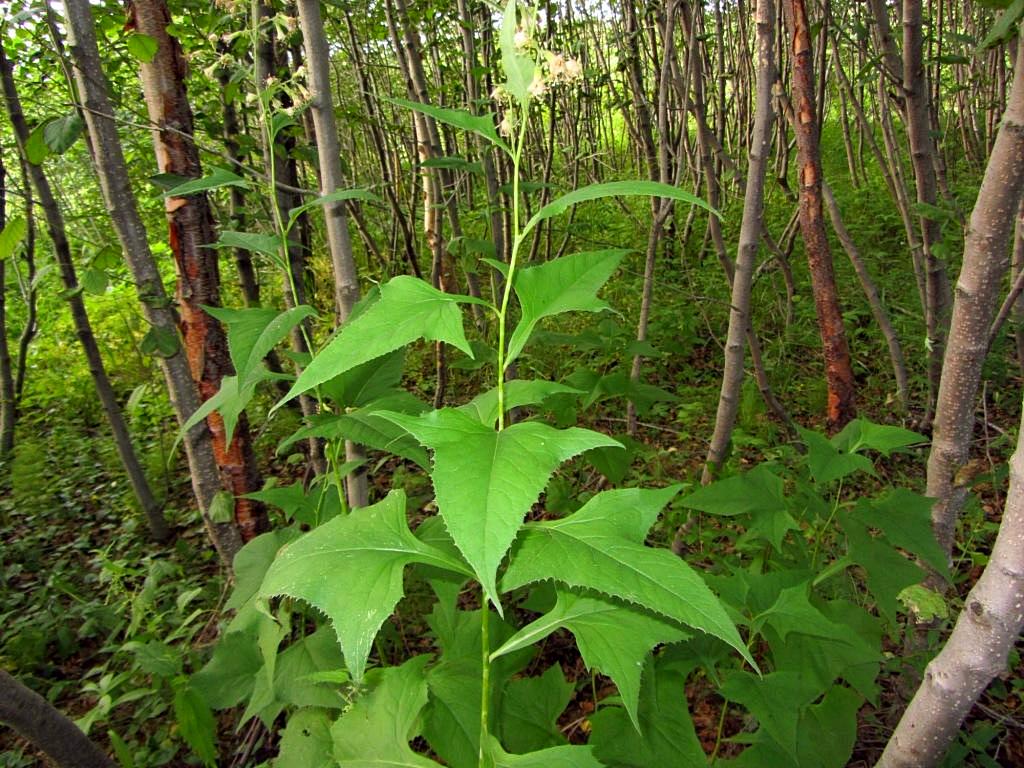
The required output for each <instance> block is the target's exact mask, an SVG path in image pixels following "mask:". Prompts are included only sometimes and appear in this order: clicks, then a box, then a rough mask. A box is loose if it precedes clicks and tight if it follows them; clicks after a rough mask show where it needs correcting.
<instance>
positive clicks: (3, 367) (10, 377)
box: [0, 155, 17, 456]
mask: <svg viewBox="0 0 1024 768" xmlns="http://www.w3.org/2000/svg"><path fill="white" fill-rule="evenodd" d="M6 227H7V168H6V167H5V166H4V161H3V156H2V155H0V232H2V231H3V230H4V229H5V228H6ZM12 255H13V254H12ZM16 406H17V403H16V402H15V399H14V371H13V370H12V369H11V348H10V345H9V344H8V343H7V259H6V258H5V259H0V456H6V455H7V454H9V453H10V452H11V451H12V450H14V422H15V419H16V418H17V408H16Z"/></svg>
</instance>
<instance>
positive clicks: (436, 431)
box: [380, 408, 617, 610]
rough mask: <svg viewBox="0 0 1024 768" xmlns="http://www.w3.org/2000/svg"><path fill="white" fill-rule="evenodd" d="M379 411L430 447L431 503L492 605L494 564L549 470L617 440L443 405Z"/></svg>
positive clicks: (508, 543) (509, 542)
mask: <svg viewBox="0 0 1024 768" xmlns="http://www.w3.org/2000/svg"><path fill="white" fill-rule="evenodd" d="M380 415H381V416H384V417H385V418H387V419H390V420H391V421H394V422H395V423H396V424H398V425H399V426H401V427H403V428H405V429H407V430H408V431H409V432H410V433H411V434H412V435H413V436H414V437H415V438H416V439H417V440H419V441H420V443H421V444H423V445H425V446H427V447H428V448H430V449H431V450H432V451H433V453H434V468H433V472H432V473H431V479H432V480H433V482H434V493H435V494H436V497H437V507H438V510H439V511H440V513H441V516H442V517H443V518H444V520H445V523H446V524H447V527H448V531H449V533H451V535H452V539H453V540H454V541H455V545H456V546H457V547H458V548H459V550H460V551H461V552H462V555H463V557H465V558H466V561H467V562H468V563H469V564H470V566H472V568H473V572H474V573H475V574H476V578H477V580H478V581H479V582H480V583H481V584H482V585H483V587H484V589H485V590H486V592H487V595H488V597H489V598H490V599H491V600H492V601H493V602H494V604H495V607H499V603H498V599H497V595H498V592H497V588H496V584H495V575H496V572H497V570H498V565H499V564H500V563H501V560H502V558H503V557H504V556H505V553H506V552H508V548H509V546H510V545H511V544H512V540H513V539H514V538H515V536H516V532H517V531H518V530H519V527H520V525H522V522H523V518H524V517H525V516H526V513H527V512H529V511H530V507H531V506H532V505H533V503H534V502H535V501H536V500H537V497H538V496H540V493H541V491H543V490H544V486H546V485H547V482H548V478H550V477H551V473H552V472H554V471H555V469H556V468H557V467H558V465H559V464H561V463H562V462H563V461H566V460H567V459H570V458H572V457H573V456H576V455H578V454H580V453H582V452H584V451H587V450H589V449H591V448H596V447H598V446H602V445H617V443H616V442H615V441H614V440H612V439H611V438H608V437H605V436H604V435H601V434H598V433H597V432H591V431H589V430H586V429H578V428H572V429H565V430H558V429H555V428H553V427H549V426H547V425H546V424H540V423H537V422H523V423H520V424H513V425H512V426H511V427H509V428H508V429H505V430H503V431H501V432H497V431H495V429H494V428H493V427H492V426H490V425H485V424H481V423H480V422H479V421H477V420H476V419H475V418H473V417H472V416H470V415H469V414H466V413H462V412H461V411H457V410H454V409H451V408H446V409H443V410H440V411H433V412H431V413H428V414H425V415H423V416H419V417H410V416H408V415H406V414H396V413H381V414H380ZM499 610H500V607H499Z"/></svg>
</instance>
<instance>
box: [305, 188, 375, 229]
mask: <svg viewBox="0 0 1024 768" xmlns="http://www.w3.org/2000/svg"><path fill="white" fill-rule="evenodd" d="M345 200H367V201H370V202H372V201H376V200H380V198H379V197H377V196H376V195H375V194H373V192H371V191H370V190H368V189H337V190H335V191H334V192H330V193H328V194H326V195H320V196H319V197H315V198H313V199H312V200H310V201H309V202H308V203H303V204H302V205H300V206H298V207H296V208H292V209H291V210H290V211H288V220H289V221H290V222H294V221H295V220H296V219H297V218H299V216H301V215H302V214H303V212H305V211H308V210H310V209H311V208H318V207H320V206H321V205H330V204H331V203H340V202H344V201H345Z"/></svg>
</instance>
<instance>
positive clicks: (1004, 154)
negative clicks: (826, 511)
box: [928, 38, 1024, 554]
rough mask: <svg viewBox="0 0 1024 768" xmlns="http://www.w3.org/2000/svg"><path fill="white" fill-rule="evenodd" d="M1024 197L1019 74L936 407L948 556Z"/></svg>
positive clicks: (934, 464) (989, 170)
mask: <svg viewBox="0 0 1024 768" xmlns="http://www.w3.org/2000/svg"><path fill="white" fill-rule="evenodd" d="M1022 39H1024V38H1022ZM1019 45H1024V44H1019ZM1022 193H1024V67H1018V68H1017V71H1016V73H1015V74H1014V82H1013V86H1012V90H1011V91H1010V96H1009V100H1008V101H1007V106H1006V111H1005V113H1004V114H1003V122H1002V125H1001V126H1000V128H999V135H998V136H997V137H996V142H995V145H994V146H993V148H992V154H991V156H990V157H989V161H988V166H987V167H986V169H985V177H984V179H983V180H982V183H981V189H980V190H979V192H978V201H977V203H976V204H975V206H974V210H973V211H972V212H971V219H970V222H969V224H968V227H967V235H966V237H965V239H964V258H963V267H962V268H961V270H960V277H959V278H958V279H957V283H956V297H955V300H954V302H953V318H952V322H951V325H950V332H949V339H948V342H947V348H946V356H945V359H944V360H943V366H942V378H941V380H940V384H939V394H938V399H937V401H936V411H935V423H934V435H933V438H932V450H931V453H930V454H929V456H928V496H930V497H931V498H933V499H935V500H936V502H935V507H934V508H933V510H932V527H933V528H934V530H935V535H936V538H938V540H939V543H940V544H941V545H942V547H943V548H944V549H945V551H946V553H947V554H948V553H949V552H951V551H952V547H953V534H954V532H955V529H956V521H957V517H958V516H959V512H960V509H961V507H962V506H963V502H964V499H965V498H966V496H967V488H966V487H965V486H963V485H960V484H958V483H957V481H956V476H957V472H958V471H959V469H960V468H961V467H962V466H963V465H964V464H966V463H967V461H968V459H969V452H970V445H971V436H972V434H973V430H974V411H975V405H976V402H977V397H978V385H979V383H980V380H981V367H982V365H983V363H984V362H985V356H986V354H987V353H988V334H989V328H990V326H991V324H992V319H993V316H994V315H995V311H996V306H997V302H998V300H999V291H1000V286H1001V285H1002V281H1003V278H1004V277H1005V275H1006V272H1007V269H1008V268H1009V262H1010V251H1009V243H1010V237H1011V235H1012V233H1013V224H1014V219H1015V218H1016V212H1017V207H1018V205H1019V204H1020V200H1021V195H1022Z"/></svg>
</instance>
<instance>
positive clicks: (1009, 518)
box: [878, 122, 1024, 768]
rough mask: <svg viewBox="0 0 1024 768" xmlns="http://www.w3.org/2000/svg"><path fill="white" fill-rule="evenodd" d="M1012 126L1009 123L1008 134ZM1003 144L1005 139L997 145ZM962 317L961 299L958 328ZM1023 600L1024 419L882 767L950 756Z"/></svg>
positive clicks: (924, 766) (912, 767)
mask: <svg viewBox="0 0 1024 768" xmlns="http://www.w3.org/2000/svg"><path fill="white" fill-rule="evenodd" d="M1005 126H1006V123H1005V122H1004V123H1003V129H1000V131H999V135H1000V137H1001V136H1002V135H1003V134H1004V133H1005V132H1006V131H1005ZM998 143H999V139H998V138H997V139H996V145H997V148H998ZM995 152H996V149H993V154H995ZM989 167H991V163H990V165H989ZM955 317H956V309H955V305H954V321H953V329H954V331H955V329H956V320H955ZM952 342H953V336H951V337H950V346H949V349H950V350H953V349H954V347H953V343H952ZM943 380H945V377H943ZM940 393H941V390H940ZM940 402H941V394H940ZM973 402H974V398H973V397H972V398H971V403H972V404H973ZM1022 606H1024V424H1021V429H1020V433H1019V435H1018V438H1017V450H1016V452H1015V453H1014V454H1013V457H1012V458H1011V459H1010V490H1009V494H1008V495H1007V497H1006V506H1005V507H1004V508H1003V518H1002V522H1001V523H1000V525H999V534H998V535H997V536H996V542H995V545H994V546H993V548H992V555H991V557H990V558H989V561H988V564H987V565H986V566H985V570H984V571H983V572H982V574H981V577H980V578H979V579H978V581H977V583H976V584H975V585H974V587H973V588H972V589H971V591H970V592H969V593H968V594H967V597H966V598H965V599H964V608H963V610H962V611H961V612H960V615H959V616H958V617H957V621H956V625H955V626H954V628H953V632H952V634H951V635H950V636H949V639H948V640H947V641H946V644H945V646H944V647H943V648H942V651H941V652H940V653H939V655H938V656H936V657H935V658H934V659H932V660H931V662H929V664H928V666H927V667H926V668H925V672H924V680H923V681H922V682H921V686H920V688H918V690H917V693H915V694H914V698H913V699H912V700H911V702H910V705H909V706H908V707H907V709H906V711H905V712H904V713H903V717H902V718H901V719H900V722H899V724H898V725H897V726H896V730H895V731H894V732H893V734H892V737H891V738H890V739H889V743H888V744H887V745H886V747H885V752H883V753H882V758H881V759H880V760H879V761H878V768H931V766H936V765H938V764H939V763H940V762H941V761H942V758H943V756H944V755H945V754H946V751H947V750H948V749H949V746H950V744H952V743H953V741H954V740H955V739H956V737H957V734H958V732H959V729H960V724H961V723H962V722H963V720H964V718H965V717H966V716H967V714H968V713H969V712H970V711H971V708H972V707H973V706H974V704H975V702H976V701H977V700H978V697H979V696H980V695H981V693H982V692H983V691H984V690H985V688H986V687H988V684H989V683H990V682H991V681H992V679H993V678H994V677H995V676H996V675H998V674H1000V673H1001V672H1003V671H1004V670H1005V669H1006V660H1007V656H1008V654H1009V652H1010V650H1011V649H1012V648H1013V646H1014V643H1015V642H1016V641H1017V639H1018V638H1019V637H1020V632H1021V629H1022V628H1024V607H1022Z"/></svg>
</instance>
